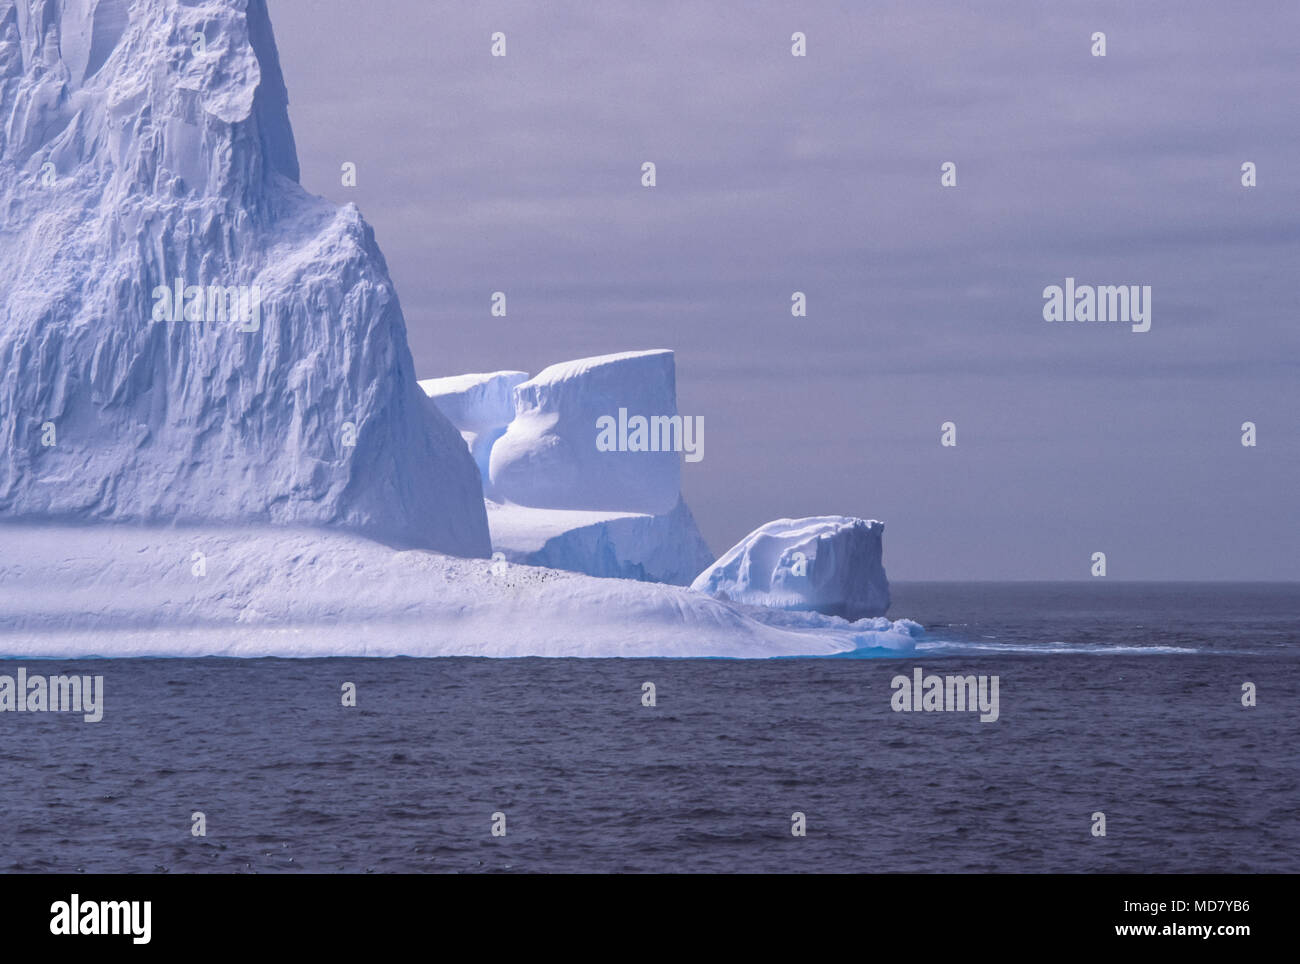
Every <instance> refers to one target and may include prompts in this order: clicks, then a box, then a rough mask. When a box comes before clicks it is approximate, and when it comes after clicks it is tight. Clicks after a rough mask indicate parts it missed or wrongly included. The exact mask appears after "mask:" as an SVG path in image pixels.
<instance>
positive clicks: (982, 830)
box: [0, 581, 1300, 873]
mask: <svg viewBox="0 0 1300 964" xmlns="http://www.w3.org/2000/svg"><path fill="white" fill-rule="evenodd" d="M1298 613H1300V587H1297V586H1295V585H1244V584H1243V585H1223V584H1220V585H1185V584H1184V585H1169V584H1166V585H1138V584H1117V583H1102V582H1100V581H1098V582H1095V583H1071V584H964V585H962V584H946V585H945V584H902V585H898V586H896V587H895V605H894V608H893V609H892V610H891V616H895V617H900V616H907V617H909V618H914V619H916V620H917V621H918V622H921V623H922V624H924V625H925V626H926V627H927V630H928V635H927V638H926V639H925V640H924V641H923V642H922V646H921V649H920V651H919V653H918V654H916V655H914V656H908V657H905V658H900V659H782V660H767V661H732V660H617V659H616V660H542V659H518V660H486V659H440V660H415V659H392V660H381V659H320V660H230V659H211V660H90V661H76V662H63V661H36V660H26V661H10V662H7V663H0V673H6V674H12V673H14V672H16V669H17V667H18V666H19V665H23V666H26V667H27V668H28V670H29V672H32V673H43V674H52V673H61V672H80V673H98V674H102V675H103V676H104V677H105V715H104V720H103V721H102V722H100V723H97V724H88V723H84V722H81V721H80V718H79V717H74V716H71V715H67V714H32V713H27V714H17V713H3V714H0V869H3V870H6V871H10V872H14V871H65V872H75V871H79V870H84V871H88V872H112V871H143V872H155V871H156V872H163V871H167V872H194V871H216V872H290V873H293V872H304V871H308V872H311V871H317V872H335V871H344V872H367V871H376V872H390V871H421V872H423V871H441V872H482V871H724V872H730V871H794V872H808V871H1065V872H1076V871H1078V872H1083V871H1153V872H1159V871H1164V872H1179V871H1209V872H1213V871H1228V872H1234V871H1290V872H1296V871H1300V739H1297V737H1298V736H1300V722H1298V721H1297V711H1298V710H1300V673H1298V670H1300V617H1298ZM520 632H521V633H526V632H527V628H526V627H520ZM915 666H921V667H923V669H925V670H926V671H927V672H930V671H933V672H935V673H941V674H948V673H963V674H964V673H970V674H984V675H997V676H998V677H999V697H1000V718H999V719H998V721H997V722H995V723H981V722H980V721H979V720H978V718H977V716H976V715H975V714H970V713H960V712H956V713H896V712H894V711H893V710H892V709H891V706H890V697H891V695H892V691H891V688H890V681H891V678H892V677H894V676H895V675H896V674H900V673H901V674H905V675H910V674H911V672H912V669H913V667H915ZM345 681H351V682H355V683H356V684H357V688H358V700H359V705H358V706H357V707H356V708H345V707H343V706H342V705H341V700H340V687H341V685H342V684H343V683H344V682H345ZM647 681H649V682H653V683H654V684H655V686H656V690H657V702H658V705H657V706H655V707H654V708H647V707H644V706H642V704H641V694H642V684H643V683H644V682H647ZM1246 681H1250V682H1253V683H1254V684H1256V686H1257V688H1258V705H1257V706H1255V707H1253V708H1245V707H1243V706H1242V704H1241V688H1242V684H1243V682H1246ZM194 811H202V812H203V813H204V814H205V816H206V824H207V836H206V837H194V836H192V835H191V832H190V831H191V814H192V813H193V812H194ZM498 811H499V812H503V813H504V814H505V819H506V824H505V826H506V835H505V836H504V837H493V836H492V834H491V826H492V814H493V813H494V812H498ZM795 811H800V812H802V813H804V814H805V815H806V819H807V836H806V837H803V838H796V837H793V836H792V835H791V833H790V826H791V814H792V813H793V812H795ZM1096 811H1102V812H1104V813H1105V814H1106V831H1107V832H1106V836H1105V837H1094V836H1093V835H1092V834H1091V832H1090V831H1091V827H1092V819H1091V815H1092V814H1093V813H1094V812H1096Z"/></svg>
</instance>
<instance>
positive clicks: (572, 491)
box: [489, 350, 682, 515]
mask: <svg viewBox="0 0 1300 964" xmlns="http://www.w3.org/2000/svg"><path fill="white" fill-rule="evenodd" d="M514 399H515V417H514V420H513V421H511V423H510V425H509V427H508V428H507V429H506V431H505V434H504V435H502V436H501V438H500V439H498V440H497V442H496V444H495V445H493V446H492V455H491V459H490V466H489V475H490V482H491V491H492V493H493V496H494V497H495V498H496V499H497V500H498V501H502V502H512V503H514V504H516V505H525V506H532V507H534V508H543V509H581V510H602V511H604V510H608V511H613V512H639V513H644V514H648V515H662V514H665V513H669V512H672V511H673V509H674V508H675V507H676V506H677V502H678V499H679V498H680V492H681V460H682V455H681V453H679V452H601V451H599V450H598V449H597V448H596V436H597V429H596V421H597V419H598V418H600V417H601V416H604V415H608V416H610V417H613V418H617V417H618V411H619V409H620V408H625V409H627V413H628V416H629V417H630V416H632V415H643V416H647V417H649V416H652V415H663V416H668V417H671V416H673V415H676V414H677V376H676V367H675V364H674V360H673V353H672V352H671V351H667V350H654V351H629V352H622V353H619V354H614V355H600V356H597V357H593V358H580V359H578V360H576V361H569V362H562V363H560V364H558V365H552V366H550V367H549V368H546V369H543V370H542V371H541V372H539V373H538V374H537V375H535V376H533V377H532V378H530V379H529V380H528V381H526V382H522V383H520V384H519V385H516V386H515V389H514Z"/></svg>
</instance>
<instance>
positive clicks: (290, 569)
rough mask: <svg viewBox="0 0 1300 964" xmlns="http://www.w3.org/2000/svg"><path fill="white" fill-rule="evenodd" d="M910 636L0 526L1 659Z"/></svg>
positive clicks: (636, 652)
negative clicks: (9, 657) (7, 657)
mask: <svg viewBox="0 0 1300 964" xmlns="http://www.w3.org/2000/svg"><path fill="white" fill-rule="evenodd" d="M792 617H793V618H792ZM920 632H921V628H920V627H919V626H917V625H916V624H915V623H911V622H908V621H906V620H899V621H897V622H894V623H890V622H889V621H888V620H883V619H881V620H873V621H864V622H861V623H857V624H850V623H846V622H845V621H844V620H841V619H836V618H834V617H830V616H821V615H819V614H816V613H800V614H791V613H777V612H771V613H769V612H765V611H763V610H758V609H749V608H746V607H742V606H737V605H734V604H729V603H725V602H720V601H717V600H714V599H710V598H709V597H707V596H703V595H700V594H699V593H693V592H691V591H689V590H687V589H679V588H676V587H671V586H663V585H657V584H653V583H644V582H634V581H631V580H624V579H593V578H591V577H589V576H580V575H576V574H573V573H565V572H557V571H555V570H552V569H540V568H534V567H531V566H515V565H507V564H505V563H492V562H488V561H485V560H484V561H480V560H472V559H456V558H452V557H449V556H445V555H441V554H438V553H433V552H427V551H422V550H409V551H396V550H393V549H391V548H389V547H387V546H384V545H381V544H379V543H377V542H374V541H371V540H368V539H364V538H360V537H358V536H354V535H351V534H348V533H345V532H339V531H337V530H304V529H296V528H273V527H266V526H263V527H258V528H253V529H243V530H230V529H212V528H194V529H181V528H175V529H148V528H144V527H136V526H80V527H53V526H40V527H34V526H13V525H8V526H6V525H0V655H3V656H21V657H32V656H60V657H77V656H89V655H101V656H145V655H154V656H202V655H223V656H397V655H409V656H452V655H478V656H737V657H767V656H789V655H801V654H802V655H828V654H833V653H838V652H847V651H852V650H864V649H866V650H871V651H876V650H878V651H879V654H880V655H889V654H893V655H898V654H900V653H905V652H908V651H910V650H911V649H912V648H913V647H914V645H915V637H916V636H917V635H919V633H920Z"/></svg>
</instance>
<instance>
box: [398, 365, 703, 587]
mask: <svg viewBox="0 0 1300 964" xmlns="http://www.w3.org/2000/svg"><path fill="white" fill-rule="evenodd" d="M420 387H421V388H422V389H424V391H425V394H426V395H428V397H429V400H430V401H431V402H432V403H433V404H434V405H435V406H436V407H437V408H438V410H439V411H440V412H441V413H442V414H443V415H445V416H446V417H447V418H448V419H449V420H450V421H451V423H452V424H453V425H454V426H455V427H456V428H457V429H458V430H459V431H460V432H461V435H462V437H463V438H464V439H465V442H466V444H467V445H468V446H469V448H470V451H471V452H472V453H473V456H474V461H475V463H476V464H477V465H478V467H479V471H480V473H481V475H482V478H483V492H484V497H485V499H486V504H487V510H488V527H489V529H490V531H491V537H492V549H493V551H494V552H497V553H500V554H501V556H502V557H503V558H505V559H507V560H509V561H510V562H516V563H522V564H524V565H532V566H547V567H550V568H554V569H566V570H569V571H571V572H582V573H586V574H587V575H590V576H602V577H612V578H621V579H639V580H643V581H648V582H664V583H671V584H674V585H680V586H685V585H688V584H689V583H690V582H691V580H692V579H694V578H695V576H696V574H697V573H698V572H699V571H700V570H701V569H702V568H704V567H705V566H707V565H708V564H709V563H710V562H712V561H713V553H712V552H711V551H710V550H709V547H708V544H707V543H705V541H704V537H703V536H701V535H700V531H699V528H698V527H697V526H696V524H695V518H694V517H693V516H692V515H691V511H690V509H689V508H687V506H686V503H685V501H683V499H682V496H681V492H680V484H681V464H680V463H681V455H680V453H678V452H676V451H673V450H671V449H668V450H666V451H659V452H626V451H623V452H614V451H606V452H602V451H600V449H599V448H598V447H597V445H596V438H597V428H596V424H597V421H598V420H599V419H600V418H601V417H603V416H610V417H611V418H612V417H614V414H613V413H616V412H618V411H619V410H620V409H622V410H623V411H624V412H626V411H628V410H631V411H633V412H634V413H638V414H642V415H647V416H648V415H661V416H665V417H672V416H676V415H677V388H676V370H675V363H674V356H673V353H672V352H671V351H666V350H656V351H635V352H623V353H620V354H615V355H600V356H596V357H592V358H580V359H578V360H576V361H570V362H563V363H561V364H557V365H552V366H550V367H549V368H547V369H545V370H543V371H542V372H541V373H540V374H538V375H537V376H536V377H533V378H529V376H528V373H526V372H517V371H502V372H491V373H485V374H469V375H453V376H450V377H446V378H429V379H424V380H422V381H421V382H420Z"/></svg>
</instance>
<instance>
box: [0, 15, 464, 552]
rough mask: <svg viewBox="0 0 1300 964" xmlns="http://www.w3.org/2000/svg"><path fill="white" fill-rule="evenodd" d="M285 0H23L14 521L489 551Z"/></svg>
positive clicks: (5, 111)
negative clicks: (311, 118) (317, 532)
mask: <svg viewBox="0 0 1300 964" xmlns="http://www.w3.org/2000/svg"><path fill="white" fill-rule="evenodd" d="M287 104H288V95H287V93H286V89H285V85H284V81H283V79H282V77H281V74H280V65H279V61H278V56H277V54H276V49H275V40H274V37H273V34H272V30H271V23H270V20H269V18H268V15H267V10H266V3H265V0H237V2H236V0H222V2H205V3H177V2H175V0H0V210H3V211H4V215H3V221H2V222H0V449H2V450H3V451H4V453H5V458H4V459H3V460H0V518H4V519H7V520H11V521H12V520H26V521H35V520H46V521H58V522H65V523H68V522H76V523H85V522H126V523H134V524H160V523H169V524H187V525H193V524H200V523H212V522H221V523H227V524H232V525H243V524H249V523H271V524H278V525H296V526H304V525H307V526H312V525H330V526H337V527H340V528H344V529H349V530H352V531H355V532H359V533H364V534H366V535H369V536H372V537H374V538H377V539H382V540H385V541H388V542H390V543H392V544H395V545H404V546H418V547H422V548H429V549H438V550H441V551H444V552H449V553H454V554H459V555H465V556H486V555H488V554H489V552H490V542H489V534H488V528H487V517H486V514H485V511H484V508H483V502H482V494H481V490H480V485H479V481H478V474H477V472H476V471H475V468H474V462H473V459H472V457H471V455H470V453H469V452H468V450H467V449H466V446H465V445H464V444H463V442H462V440H461V438H460V437H459V435H458V434H457V432H456V430H455V429H454V428H453V427H452V426H451V424H450V423H449V422H448V421H447V419H446V418H444V417H443V416H442V415H440V414H439V413H438V411H437V410H436V409H435V408H433V407H432V406H430V405H428V403H427V402H426V401H425V398H424V396H423V394H422V393H421V391H420V389H419V387H418V385H417V384H416V379H415V372H414V366H413V364H412V360H411V355H410V351H409V349H408V347H407V342H406V325H405V321H404V319H403V316H402V309H401V306H400V304H399V302H398V298H397V292H396V291H395V290H394V286H393V282H392V280H391V279H390V278H389V276H388V268H387V265H386V264H385V262H384V258H383V255H382V254H381V253H380V251H379V248H378V246H377V245H376V243H375V238H374V233H373V232H372V230H371V228H370V227H369V225H367V224H366V222H365V221H364V220H363V219H362V217H361V215H360V213H359V212H358V211H357V209H356V207H355V206H353V205H348V206H346V207H344V208H342V209H339V208H336V207H335V206H334V205H332V204H329V203H328V202H326V201H324V200H321V199H319V198H316V197H313V196H311V195H309V194H308V193H307V192H305V191H304V190H303V189H302V188H301V187H300V186H299V184H298V159H297V153H296V149H295V146H294V139H293V133H292V130H291V128H290V126H289V118H288V112H287Z"/></svg>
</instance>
